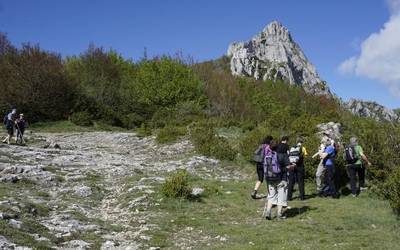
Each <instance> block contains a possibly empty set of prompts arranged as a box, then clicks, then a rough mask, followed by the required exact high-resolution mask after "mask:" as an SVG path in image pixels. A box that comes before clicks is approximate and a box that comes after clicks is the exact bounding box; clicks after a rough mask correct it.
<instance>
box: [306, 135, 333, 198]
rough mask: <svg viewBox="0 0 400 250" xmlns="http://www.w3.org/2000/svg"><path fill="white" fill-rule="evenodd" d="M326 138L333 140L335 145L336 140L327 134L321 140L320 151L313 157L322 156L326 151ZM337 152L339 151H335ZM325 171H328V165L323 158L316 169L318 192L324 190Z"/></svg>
mask: <svg viewBox="0 0 400 250" xmlns="http://www.w3.org/2000/svg"><path fill="white" fill-rule="evenodd" d="M326 140H330V141H331V142H333V145H335V142H334V140H332V139H331V138H329V137H328V136H327V135H326V134H325V137H324V138H322V140H321V145H320V146H319V149H318V152H317V153H315V154H314V155H313V156H312V158H315V157H317V156H321V154H322V153H324V151H325V148H326V146H325V144H326V143H325V142H326ZM334 148H335V147H334ZM335 151H336V150H335ZM335 153H337V152H335ZM325 173H326V167H325V166H324V160H323V159H321V160H320V162H319V164H318V167H317V171H316V173H315V181H316V183H317V192H318V193H320V192H321V191H322V187H323V180H324V177H325Z"/></svg>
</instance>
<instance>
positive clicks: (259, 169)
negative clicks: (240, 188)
mask: <svg viewBox="0 0 400 250" xmlns="http://www.w3.org/2000/svg"><path fill="white" fill-rule="evenodd" d="M256 168H257V176H258V181H260V182H263V181H264V165H263V164H260V163H257V166H256Z"/></svg>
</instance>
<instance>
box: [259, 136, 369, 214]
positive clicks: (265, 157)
mask: <svg viewBox="0 0 400 250" xmlns="http://www.w3.org/2000/svg"><path fill="white" fill-rule="evenodd" d="M303 142H304V141H303V138H302V137H298V138H297V139H296V144H295V145H294V146H293V147H290V146H289V138H288V136H283V137H282V138H281V141H280V143H277V142H275V140H274V139H273V137H272V136H267V137H265V139H264V140H263V142H262V144H261V145H260V146H259V147H258V148H257V150H256V151H255V153H254V159H253V160H254V161H255V162H256V169H257V175H258V180H257V182H256V184H255V187H254V190H253V192H252V193H251V197H252V198H253V199H259V198H263V196H259V195H257V192H258V190H259V188H260V186H261V184H262V182H263V181H264V180H265V181H266V182H267V191H268V194H267V195H266V199H267V201H266V206H265V209H264V215H265V218H266V219H267V220H271V219H272V207H273V206H276V207H277V218H278V219H285V218H286V216H285V213H284V211H285V208H286V209H287V208H290V207H288V203H287V202H288V201H290V200H292V198H293V190H294V185H295V183H296V182H297V184H298V189H299V199H300V200H304V199H305V198H306V196H305V191H304V177H305V167H304V159H305V158H306V157H307V156H308V153H307V149H306V148H305V147H304V145H303ZM337 154H338V145H337V143H335V141H334V140H333V139H332V138H330V137H329V136H328V135H325V136H324V137H323V138H322V139H321V145H320V147H319V150H318V152H317V153H315V154H314V155H313V156H312V158H316V157H319V158H320V162H319V165H318V168H317V171H316V174H315V177H316V189H317V193H318V195H319V196H321V197H332V198H339V192H338V191H337V190H336V187H335V182H334V174H335V158H336V156H337ZM343 157H344V160H345V162H346V164H347V165H346V167H347V173H348V175H349V178H350V186H351V193H352V196H353V197H357V195H358V193H359V192H360V191H363V190H365V189H366V187H365V165H364V162H365V163H366V164H367V165H368V166H370V165H371V162H370V161H369V160H368V158H367V156H366V155H365V154H364V152H363V149H362V147H361V146H360V145H359V144H358V140H357V138H356V137H352V138H351V139H350V143H349V144H347V145H344V154H343ZM356 175H358V182H359V186H358V188H357V185H356V184H357V178H356Z"/></svg>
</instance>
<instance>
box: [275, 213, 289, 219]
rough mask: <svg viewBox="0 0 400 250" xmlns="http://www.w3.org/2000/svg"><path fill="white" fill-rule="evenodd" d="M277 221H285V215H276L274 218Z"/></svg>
mask: <svg viewBox="0 0 400 250" xmlns="http://www.w3.org/2000/svg"><path fill="white" fill-rule="evenodd" d="M276 218H277V219H278V220H285V219H286V218H287V217H286V215H283V214H281V215H279V214H278V216H277V217H276Z"/></svg>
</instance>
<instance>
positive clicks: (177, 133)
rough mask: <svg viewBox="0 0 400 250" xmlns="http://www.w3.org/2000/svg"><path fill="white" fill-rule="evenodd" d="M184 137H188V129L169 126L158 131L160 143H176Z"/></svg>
mask: <svg viewBox="0 0 400 250" xmlns="http://www.w3.org/2000/svg"><path fill="white" fill-rule="evenodd" d="M184 135H186V127H174V126H167V127H164V128H161V129H159V130H158V132H157V137H156V140H157V142H159V143H168V142H174V141H176V140H177V139H178V138H179V137H181V136H184Z"/></svg>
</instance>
